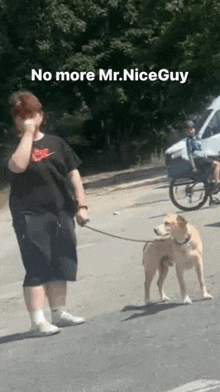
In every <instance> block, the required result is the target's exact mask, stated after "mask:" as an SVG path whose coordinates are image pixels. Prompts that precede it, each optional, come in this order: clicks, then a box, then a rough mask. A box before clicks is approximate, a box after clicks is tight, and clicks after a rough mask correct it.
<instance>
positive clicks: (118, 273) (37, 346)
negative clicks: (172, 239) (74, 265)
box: [0, 183, 220, 392]
mask: <svg viewBox="0 0 220 392" xmlns="http://www.w3.org/2000/svg"><path fill="white" fill-rule="evenodd" d="M128 192H129V191H128ZM116 211H117V212H118V214H117V215H115V214H114V212H116ZM171 211H176V209H175V207H173V206H172V204H171V202H170V201H169V199H168V196H167V188H166V184H164V183H161V184H156V185H154V186H151V187H148V189H146V192H143V189H140V188H139V190H138V188H137V191H136V196H135V197H134V198H133V199H132V200H130V199H129V201H127V203H126V202H124V204H123V203H120V205H116V204H115V205H112V206H111V208H110V207H109V208H108V209H107V210H105V211H102V213H100V212H99V211H94V213H93V214H92V216H90V218H91V225H93V226H94V227H96V228H98V229H100V230H104V231H106V232H107V231H108V232H111V233H114V234H115V233H117V234H119V235H123V236H126V237H131V238H138V239H142V238H144V239H145V238H146V239H149V238H152V233H153V228H154V227H155V226H157V225H158V224H160V222H161V220H162V219H163V216H164V215H165V214H166V213H167V212H171ZM7 214H8V212H7V210H6V209H5V210H4V211H3V212H2V213H1V216H2V227H1V238H3V252H1V260H0V263H1V264H0V265H1V270H0V278H1V282H2V288H1V293H0V295H1V297H0V299H1V303H2V304H3V309H2V311H1V314H3V315H5V317H6V316H7V314H8V312H7V309H6V308H7V307H10V306H11V310H13V309H14V311H16V308H15V306H16V307H17V309H20V308H21V302H22V298H21V296H20V294H18V293H19V290H18V286H20V284H21V281H22V278H23V269H22V267H21V264H20V261H19V259H18V258H17V256H15V255H16V254H17V253H16V252H17V248H16V243H15V240H14V237H13V233H12V231H11V228H10V225H11V222H10V220H9V216H8V215H7ZM184 215H187V217H188V218H189V220H190V221H191V222H192V223H193V224H194V225H196V226H197V227H198V228H199V231H200V234H201V237H202V239H203V242H204V266H205V278H206V285H207V287H208V289H209V290H210V292H211V293H212V294H213V295H214V299H213V300H212V301H202V300H201V296H200V293H199V289H198V284H197V280H196V275H195V273H194V271H188V272H187V273H186V281H187V286H188V290H189V294H190V296H191V298H192V300H193V304H192V305H191V306H190V305H188V306H183V305H182V303H181V300H180V295H179V288H178V284H177V282H176V278H175V274H174V270H172V271H171V273H170V274H169V277H168V279H167V283H166V291H167V294H168V295H169V296H170V297H171V298H172V300H171V302H170V303H165V304H163V303H160V302H159V301H158V293H157V290H156V286H155V283H153V287H152V298H153V299H155V302H154V303H153V304H152V305H150V306H147V307H144V306H143V305H142V299H143V269H142V267H141V255H142V245H140V244H139V243H133V242H131V243H130V242H126V241H122V240H117V239H114V238H111V237H107V236H104V235H101V234H100V235H99V234H97V233H94V232H92V231H89V230H88V229H86V228H84V229H81V228H80V229H78V238H79V259H80V270H79V282H77V283H76V285H77V286H76V287H77V291H78V292H80V295H79V296H78V297H77V295H78V294H76V292H75V299H76V302H77V303H78V304H79V308H78V309H79V310H80V311H81V312H82V313H81V314H82V315H83V314H84V313H87V315H88V316H89V315H90V316H91V317H88V316H87V322H86V323H85V324H83V325H81V326H78V327H74V328H66V329H63V331H62V332H61V333H60V334H59V335H56V336H52V337H48V338H38V339H36V338H35V339H34V338H27V334H26V333H25V325H26V324H24V323H23V321H25V323H26V322H27V320H26V319H25V317H26V316H25V315H24V313H23V310H19V312H20V313H19V315H20V316H19V317H18V322H17V332H16V331H15V328H16V326H15V325H13V327H12V326H11V327H9V326H8V325H5V324H4V320H3V318H2V319H1V324H4V328H3V329H2V331H3V332H2V335H1V336H2V337H1V338H0V345H1V346H0V356H1V364H0V391H2V392H8V391H16V392H20V391H22V392H26V391H27V392H29V391H34V392H52V391H53V392H72V391H73V392H94V391H98V392H99V391H101V392H107V391H108V392H115V391H118V392H142V391H143V392H144V391H145V392H146V391H147V392H148V391H149V392H171V391H172V392H188V391H193V392H195V391H196V392H205V391H211V390H214V391H217V392H219V391H220V362H219V352H220V339H219V338H220V324H219V321H220V312H219V310H220V295H219V282H220V273H219V254H220V241H219V230H220V207H212V208H210V207H208V206H205V207H204V208H202V209H201V210H199V211H196V212H191V213H187V214H184ZM86 260H87V261H86ZM88 260H89V263H88ZM103 261H104V263H103ZM12 266H13V267H12ZM70 297H71V292H70ZM91 304H92V305H91ZM96 304H98V305H97V307H98V309H99V311H97V312H96V309H95V308H96ZM13 306H14V308H13ZM17 311H18V310H17ZM23 316H24V320H23ZM22 320H23V321H22Z"/></svg>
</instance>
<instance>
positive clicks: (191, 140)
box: [183, 120, 220, 189]
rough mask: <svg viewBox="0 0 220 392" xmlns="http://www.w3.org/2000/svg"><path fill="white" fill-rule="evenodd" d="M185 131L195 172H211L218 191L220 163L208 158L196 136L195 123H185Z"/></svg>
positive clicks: (188, 150)
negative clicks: (198, 170)
mask: <svg viewBox="0 0 220 392" xmlns="http://www.w3.org/2000/svg"><path fill="white" fill-rule="evenodd" d="M183 129H184V132H185V135H186V137H187V139H186V147H187V153H188V156H189V160H190V163H191V165H192V168H193V171H196V170H197V169H200V170H202V171H206V170H211V171H212V175H213V181H214V185H215V188H216V189H219V188H220V162H218V161H216V160H215V159H214V158H211V157H209V156H207V154H206V152H205V151H203V150H202V143H201V140H200V139H198V138H197V137H196V136H195V126H194V122H193V121H191V120H187V121H185V122H184V123H183Z"/></svg>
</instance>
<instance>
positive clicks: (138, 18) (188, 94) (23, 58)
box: [0, 0, 220, 150]
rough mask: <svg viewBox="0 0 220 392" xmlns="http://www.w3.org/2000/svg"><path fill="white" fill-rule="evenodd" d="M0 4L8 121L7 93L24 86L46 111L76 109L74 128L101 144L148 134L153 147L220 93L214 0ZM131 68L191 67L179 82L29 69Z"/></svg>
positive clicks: (19, 0) (219, 9)
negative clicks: (45, 75) (37, 74)
mask: <svg viewBox="0 0 220 392" xmlns="http://www.w3.org/2000/svg"><path fill="white" fill-rule="evenodd" d="M0 12H1V26H2V29H1V52H0V55H1V69H2V78H1V81H0V88H1V112H2V121H3V122H4V123H8V122H9V121H10V116H9V107H7V104H6V102H7V99H8V96H9V95H10V93H12V92H13V91H16V90H19V89H30V90H31V91H33V92H34V93H35V94H36V95H38V96H39V98H40V99H41V101H42V102H43V103H44V105H45V107H46V109H47V110H48V111H49V112H54V113H57V114H59V115H60V116H62V115H63V114H64V115H67V114H68V113H69V115H76V111H78V113H79V115H81V119H82V120H83V119H84V127H82V126H81V125H82V123H80V124H81V125H80V131H81V132H82V133H83V135H84V137H86V138H87V140H89V141H90V142H91V143H93V144H94V145H95V146H96V147H97V148H104V146H106V145H108V146H109V145H115V146H116V147H117V146H119V145H120V144H121V143H122V142H125V141H129V140H134V139H137V138H140V139H141V138H145V139H146V140H148V148H149V149H150V150H152V149H154V148H155V146H162V145H163V144H164V142H165V140H166V135H167V132H168V129H169V125H170V124H172V125H174V124H176V123H178V121H182V120H183V119H184V118H185V116H188V115H189V114H191V113H193V112H195V111H197V110H199V109H200V107H201V106H204V104H205V102H206V100H207V98H208V97H209V96H210V95H217V94H219V78H220V73H219V72H218V71H216V70H218V69H219V65H220V49H219V48H220V46H219V42H220V30H219V20H220V5H219V2H218V0H172V1H171V0H148V1H146V0H85V1H83V2H82V1H79V0H71V1H70V0H38V1H36V0H33V1H31V2H28V0H13V1H12V0H1V1H0ZM136 68H137V69H138V70H139V71H146V72H148V73H149V72H150V71H151V72H152V71H154V72H156V73H157V72H158V71H159V70H160V69H162V68H165V69H167V70H169V71H170V72H171V71H174V72H186V71H188V72H189V76H188V79H187V82H186V83H184V84H181V83H179V82H171V81H160V80H156V81H149V80H148V81H145V82H144V81H124V82H123V81H105V82H101V81H99V80H98V78H97V77H96V78H95V80H94V81H88V80H84V81H75V82H72V81H56V80H55V79H54V78H53V79H52V80H50V81H41V82H40V81H38V80H35V81H31V69H36V70H38V69H42V70H43V72H45V71H48V72H51V73H52V74H53V75H54V74H55V72H56V71H68V72H72V71H77V72H79V71H87V72H88V71H93V72H95V74H96V75H98V71H99V69H105V70H107V69H112V70H113V71H121V70H123V69H128V70H130V69H136ZM85 108H86V109H85ZM80 113H81V114H80ZM82 113H84V114H85V115H84V117H83V114H82ZM79 115H78V118H79Z"/></svg>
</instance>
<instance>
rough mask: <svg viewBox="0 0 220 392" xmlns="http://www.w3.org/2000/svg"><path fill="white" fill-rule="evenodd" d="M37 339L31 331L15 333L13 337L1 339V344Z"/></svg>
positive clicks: (7, 336) (8, 336)
mask: <svg viewBox="0 0 220 392" xmlns="http://www.w3.org/2000/svg"><path fill="white" fill-rule="evenodd" d="M37 337H38V336H33V333H32V332H31V331H27V332H20V333H13V334H11V335H6V336H2V337H0V344H4V343H10V342H16V341H19V340H25V339H31V338H33V339H36V338H37ZM41 337H42V336H41Z"/></svg>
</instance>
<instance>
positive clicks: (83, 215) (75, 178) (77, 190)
mask: <svg viewBox="0 0 220 392" xmlns="http://www.w3.org/2000/svg"><path fill="white" fill-rule="evenodd" d="M68 177H69V179H70V181H71V184H72V186H73V189H74V201H75V203H76V205H77V207H78V210H77V213H76V220H77V223H78V224H79V225H80V224H81V223H82V222H83V221H84V220H86V219H87V208H86V206H85V192H84V189H83V183H82V179H81V176H80V174H79V171H78V170H77V169H74V170H72V171H71V172H69V173H68Z"/></svg>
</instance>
